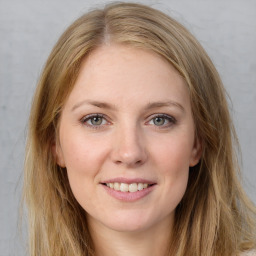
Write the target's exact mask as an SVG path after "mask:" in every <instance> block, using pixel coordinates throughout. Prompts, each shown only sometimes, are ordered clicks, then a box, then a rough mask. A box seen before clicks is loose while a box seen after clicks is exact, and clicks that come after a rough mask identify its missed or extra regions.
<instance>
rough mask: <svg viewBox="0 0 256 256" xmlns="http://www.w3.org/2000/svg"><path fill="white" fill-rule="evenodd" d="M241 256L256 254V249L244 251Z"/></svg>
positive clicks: (253, 255)
mask: <svg viewBox="0 0 256 256" xmlns="http://www.w3.org/2000/svg"><path fill="white" fill-rule="evenodd" d="M240 256H256V250H251V251H247V252H243V253H241V254H240Z"/></svg>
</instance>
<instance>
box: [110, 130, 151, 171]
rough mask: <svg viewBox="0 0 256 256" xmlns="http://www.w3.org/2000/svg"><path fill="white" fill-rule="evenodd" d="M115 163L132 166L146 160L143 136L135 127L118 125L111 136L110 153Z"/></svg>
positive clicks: (141, 163)
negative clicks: (112, 136)
mask: <svg viewBox="0 0 256 256" xmlns="http://www.w3.org/2000/svg"><path fill="white" fill-rule="evenodd" d="M111 158H112V161H113V162H114V163H115V164H119V165H124V166H126V167H129V168H134V167H138V166H141V165H143V164H144V163H145V162H146V160H147V152H146V145H145V142H144V136H143V134H142V132H141V131H140V129H139V128H137V127H122V128H121V127H120V129H119V130H118V131H117V132H116V134H115V136H114V138H113V148H112V154H111Z"/></svg>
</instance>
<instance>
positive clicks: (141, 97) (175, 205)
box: [24, 3, 256, 256]
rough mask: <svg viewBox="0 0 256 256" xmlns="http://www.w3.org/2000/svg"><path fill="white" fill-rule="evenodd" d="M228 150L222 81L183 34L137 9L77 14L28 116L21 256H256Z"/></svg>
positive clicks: (248, 208) (250, 217) (249, 215)
mask: <svg viewBox="0 0 256 256" xmlns="http://www.w3.org/2000/svg"><path fill="white" fill-rule="evenodd" d="M236 143H237V138H236V135H235V131H234V128H233V126H232V122H231V119H230V115H229V112H228V107H227V103H226V100H225V92H224V88H223V85H222V83H221V80H220V78H219V75H218V73H217V71H216V69H215V68H214V66H213V64H212V62H211V60H210V59H209V57H208V56H207V54H206V53H205V51H204V50H203V48H202V47H201V46H200V44H199V43H198V42H197V41H196V39H195V38H194V37H193V36H192V35H191V34H190V33H189V32H188V31H187V30H186V29H185V28H184V27H183V26H181V25H180V24H179V23H177V22H176V21H175V20H173V19H172V18H170V17H168V16H166V15H165V14H163V13H161V12H159V11H157V10H154V9H152V8H149V7H146V6H143V5H139V4H129V3H119V4H112V5H108V6H106V7H105V8H104V9H102V10H94V11H91V12H89V13H88V14H85V15H84V16H82V17H81V18H79V19H78V20H77V21H75V22H74V23H73V24H72V25H71V26H70V27H69V28H68V29H67V30H66V31H65V32H64V34H63V35H62V36H61V38H60V39H59V41H58V42H57V44H56V46H55V47H54V49H53V51H52V53H51V55H50V57H49V59H48V61H47V63H46V66H45V68H44V71H43V74H42V76H41V79H40V81H39V84H38V87H37V90H36V93H35V97H34V101H33V105H32V108H31V117H30V126H29V134H28V142H27V151H26V163H25V184H24V197H25V200H26V203H27V206H28V213H29V216H28V217H29V223H30V229H29V230H30V255H33V256H35V255H37V256H38V255H54V256H57V255H61V256H63V255H69V256H70V255H76V256H79V255H81V256H82V255H97V256H99V255H104V256H108V255H140V256H143V255H163V256H165V255H179V256H185V255H189V256H193V255H195V256H198V255H204V256H216V255H222V256H231V255H247V253H251V255H255V253H254V252H253V249H255V246H256V245H255V241H256V240H255V207H254V206H253V205H252V203H250V201H249V200H248V198H247V197H246V195H245V193H244V192H243V189H242V188H241V185H240V183H239V181H238V179H239V172H238V164H237V160H236V156H235V153H234V144H236ZM248 255H249V254H248Z"/></svg>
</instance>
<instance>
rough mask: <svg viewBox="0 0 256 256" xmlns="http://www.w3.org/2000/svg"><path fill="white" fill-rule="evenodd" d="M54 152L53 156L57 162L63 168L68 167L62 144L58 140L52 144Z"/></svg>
mask: <svg viewBox="0 0 256 256" xmlns="http://www.w3.org/2000/svg"><path fill="white" fill-rule="evenodd" d="M52 154H53V157H54V159H55V161H56V163H57V164H58V165H59V166H60V167H62V168H64V167H66V165H65V161H64V157H63V153H62V149H61V146H60V145H59V143H56V142H54V143H53V145H52Z"/></svg>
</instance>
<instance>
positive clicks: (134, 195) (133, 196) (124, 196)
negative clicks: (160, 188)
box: [102, 185, 155, 202]
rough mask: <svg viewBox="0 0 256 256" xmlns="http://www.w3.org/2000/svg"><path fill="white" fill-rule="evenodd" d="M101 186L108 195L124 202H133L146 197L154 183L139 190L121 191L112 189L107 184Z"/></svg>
mask: <svg viewBox="0 0 256 256" xmlns="http://www.w3.org/2000/svg"><path fill="white" fill-rule="evenodd" d="M102 186H103V187H104V189H105V190H106V191H107V193H108V194H109V195H110V196H112V197H114V198H116V199H118V200H120V201H124V202H134V201H137V200H140V199H142V198H144V197H146V196H147V195H148V194H149V193H150V192H151V191H152V190H153V189H154V188H155V185H153V186H150V187H147V188H144V189H142V190H139V191H137V192H121V191H118V190H114V189H113V188H109V187H108V186H105V185H102Z"/></svg>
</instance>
